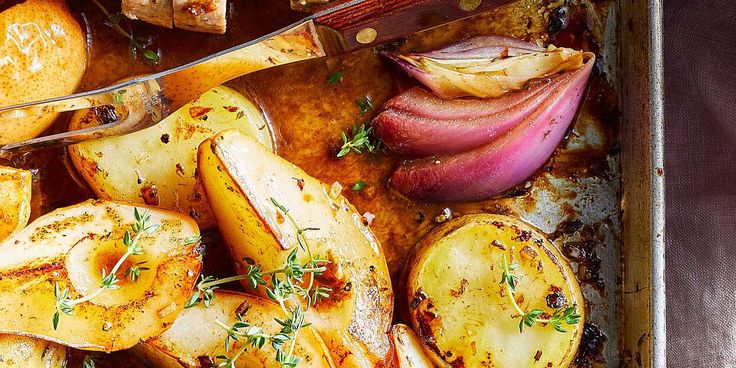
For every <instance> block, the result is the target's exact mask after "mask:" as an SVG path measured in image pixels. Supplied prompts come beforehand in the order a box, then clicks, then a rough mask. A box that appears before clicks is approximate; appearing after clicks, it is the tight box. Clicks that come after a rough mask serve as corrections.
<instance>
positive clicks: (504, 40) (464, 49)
mask: <svg viewBox="0 0 736 368" xmlns="http://www.w3.org/2000/svg"><path fill="white" fill-rule="evenodd" d="M544 50H545V49H544V47H540V46H537V45H535V44H533V43H530V42H526V41H523V40H520V39H518V38H513V37H506V36H496V35H490V36H475V37H471V38H468V39H465V40H462V41H460V42H457V43H454V44H452V45H450V46H446V47H443V48H442V49H439V50H435V51H429V52H424V53H417V54H414V55H421V56H426V57H431V58H434V59H468V58H471V59H474V58H482V59H495V58H498V57H500V56H501V55H504V56H515V55H520V54H528V53H530V52H543V51H544Z"/></svg>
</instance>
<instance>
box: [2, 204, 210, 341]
mask: <svg viewBox="0 0 736 368" xmlns="http://www.w3.org/2000/svg"><path fill="white" fill-rule="evenodd" d="M133 209H134V207H133V206H132V205H128V204H120V203H115V202H105V201H87V202H83V203H81V204H78V205H75V206H71V207H66V208H61V209H58V210H55V211H53V212H51V213H49V214H47V215H45V216H42V217H40V218H38V219H36V220H35V221H34V222H32V223H31V224H30V225H28V227H26V228H25V229H23V230H22V231H20V232H19V233H17V234H16V235H14V236H12V237H10V238H8V239H7V240H6V241H5V242H3V243H2V244H0V250H2V254H3V257H0V295H2V296H3V303H1V304H0V333H12V334H19V335H26V336H33V337H40V338H44V339H47V340H52V341H55V342H60V343H63V344H64V345H68V346H72V347H76V348H81V349H88V350H103V351H114V350H120V349H125V348H129V347H131V346H133V345H135V344H136V343H138V342H139V341H142V340H145V339H148V338H150V337H151V336H155V335H157V334H160V333H161V332H162V331H163V330H165V329H166V328H168V327H169V326H170V325H171V323H173V321H174V319H175V318H176V316H177V314H178V312H179V311H180V310H181V308H182V307H183V305H184V303H186V301H187V299H188V298H189V296H190V293H191V289H192V287H193V286H194V283H195V280H196V278H197V275H198V273H199V270H200V268H201V266H202V259H201V246H200V245H199V243H198V242H197V241H192V239H194V238H196V237H197V236H198V235H199V230H198V229H197V225H196V223H194V221H192V220H191V219H190V218H189V217H186V216H183V215H181V214H179V213H176V212H171V211H164V210H159V209H153V208H148V210H149V211H150V215H151V220H150V221H151V223H152V224H160V225H161V227H160V228H159V229H158V230H157V231H156V232H154V233H153V234H149V235H143V237H142V238H141V240H140V242H139V244H140V245H141V246H143V249H144V252H145V253H144V254H142V255H132V256H130V257H129V258H128V259H127V261H125V262H124V263H123V264H122V267H121V268H120V272H119V273H118V278H119V279H121V280H120V282H119V283H118V285H119V286H120V288H119V289H117V290H105V291H103V292H102V293H100V294H99V295H97V296H95V297H94V298H92V299H91V301H90V302H82V303H80V304H77V305H76V306H75V308H74V310H73V313H74V314H73V315H66V314H62V315H61V320H60V323H59V327H58V329H54V326H53V323H52V320H53V316H54V313H55V312H56V307H55V298H54V285H55V284H56V283H58V285H59V289H60V290H63V289H65V288H69V297H70V298H73V299H76V298H80V297H84V296H86V295H90V294H91V293H94V292H95V291H96V290H97V289H98V288H99V286H100V284H101V281H102V275H101V272H102V271H101V270H102V269H106V270H112V269H113V265H114V264H115V263H116V262H118V260H119V259H120V257H121V256H122V255H123V254H124V253H125V252H126V247H125V246H123V245H122V239H123V234H124V232H125V231H126V230H130V226H131V225H132V224H133V223H134V222H135V219H134V211H133ZM138 262H146V263H145V267H148V268H149V270H145V271H142V272H141V274H140V277H139V279H138V280H137V281H136V282H132V281H130V280H129V279H127V278H126V277H124V276H123V270H126V269H128V267H130V266H132V265H134V264H136V263H138Z"/></svg>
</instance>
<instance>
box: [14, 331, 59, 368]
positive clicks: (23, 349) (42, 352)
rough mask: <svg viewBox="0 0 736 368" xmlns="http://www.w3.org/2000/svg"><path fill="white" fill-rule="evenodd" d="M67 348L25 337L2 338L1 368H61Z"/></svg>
mask: <svg viewBox="0 0 736 368" xmlns="http://www.w3.org/2000/svg"><path fill="white" fill-rule="evenodd" d="M65 364H66V347H64V346H62V345H59V344H56V343H53V342H49V341H44V340H41V339H34V338H30V337H25V336H15V335H2V336H0V367H19V368H21V367H22V368H27V367H34V368H61V367H64V366H65Z"/></svg>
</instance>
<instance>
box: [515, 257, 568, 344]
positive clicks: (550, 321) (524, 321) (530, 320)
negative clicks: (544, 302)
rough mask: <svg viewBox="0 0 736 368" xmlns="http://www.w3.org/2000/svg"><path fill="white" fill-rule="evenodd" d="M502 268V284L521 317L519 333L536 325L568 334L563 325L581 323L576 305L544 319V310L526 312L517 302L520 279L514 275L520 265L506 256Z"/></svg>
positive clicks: (564, 308)
mask: <svg viewBox="0 0 736 368" xmlns="http://www.w3.org/2000/svg"><path fill="white" fill-rule="evenodd" d="M500 266H501V270H502V271H503V273H502V274H501V282H500V283H501V284H503V285H504V286H505V288H506V294H507V295H508V297H509V300H510V301H511V305H512V306H513V307H514V309H515V310H516V312H517V313H518V314H519V316H521V320H520V321H519V333H522V332H524V326H526V327H533V326H534V325H536V324H547V325H551V326H552V327H554V329H555V330H556V331H558V332H567V330H566V329H565V328H564V327H563V323H564V324H566V325H570V326H571V325H575V324H578V323H579V322H580V318H581V316H580V315H579V314H577V306H576V305H570V306H568V305H566V306H563V307H560V308H557V309H556V310H555V311H554V312H553V313H552V315H551V316H550V317H549V318H542V316H543V315H544V313H545V311H544V310H542V309H536V308H535V309H532V310H530V311H528V312H527V311H524V310H523V309H522V308H521V306H519V304H518V303H517V302H516V284H517V282H518V280H519V278H518V277H517V276H516V275H515V274H514V270H516V269H517V268H519V264H518V263H516V262H511V263H509V260H508V257H507V256H506V254H504V255H503V259H502V260H501V265H500Z"/></svg>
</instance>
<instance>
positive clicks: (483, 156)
mask: <svg viewBox="0 0 736 368" xmlns="http://www.w3.org/2000/svg"><path fill="white" fill-rule="evenodd" d="M594 62H595V56H594V55H593V54H590V53H586V61H585V63H584V65H583V67H581V68H579V69H578V70H575V71H572V72H567V73H565V74H563V75H562V78H561V80H560V85H559V86H558V87H557V88H555V89H554V90H553V91H552V93H551V94H550V95H549V96H548V97H547V99H546V100H545V102H544V103H543V104H541V105H539V106H538V107H537V109H536V110H535V111H534V112H532V113H531V114H530V115H528V116H527V117H526V118H525V119H524V120H523V121H522V122H521V123H519V124H518V125H516V126H515V127H513V128H512V129H511V130H509V131H508V132H506V134H504V135H503V136H501V137H500V138H498V139H496V140H494V141H493V142H491V143H488V144H486V145H484V146H481V147H479V148H476V149H473V150H470V151H466V152H462V153H456V154H450V155H438V156H434V157H426V158H422V159H416V160H410V161H406V162H404V163H403V164H401V165H400V166H399V168H398V169H397V170H396V171H395V172H394V174H393V176H392V177H391V179H390V181H389V186H390V187H391V188H393V189H395V190H397V191H399V192H401V193H403V194H405V195H406V196H408V197H409V198H411V199H414V200H417V201H426V202H443V201H473V200H481V199H486V198H490V197H492V196H494V195H497V194H500V193H503V192H504V191H506V190H508V189H510V188H511V187H513V186H515V185H518V184H520V183H522V182H523V181H524V180H526V179H527V178H529V177H530V176H531V175H533V174H534V173H535V172H536V171H537V170H538V169H539V168H540V167H542V165H544V163H545V162H546V161H547V159H548V158H549V157H550V156H551V155H552V153H553V152H554V150H555V148H556V147H557V145H558V144H559V143H560V141H561V140H562V139H563V138H564V136H565V133H566V132H567V129H568V127H569V126H570V123H571V122H572V120H573V118H574V116H575V112H576V111H577V107H578V104H579V103H580V100H581V98H582V95H583V92H584V90H585V86H586V83H587V81H588V77H589V75H590V71H591V69H592V67H593V63H594Z"/></svg>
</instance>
